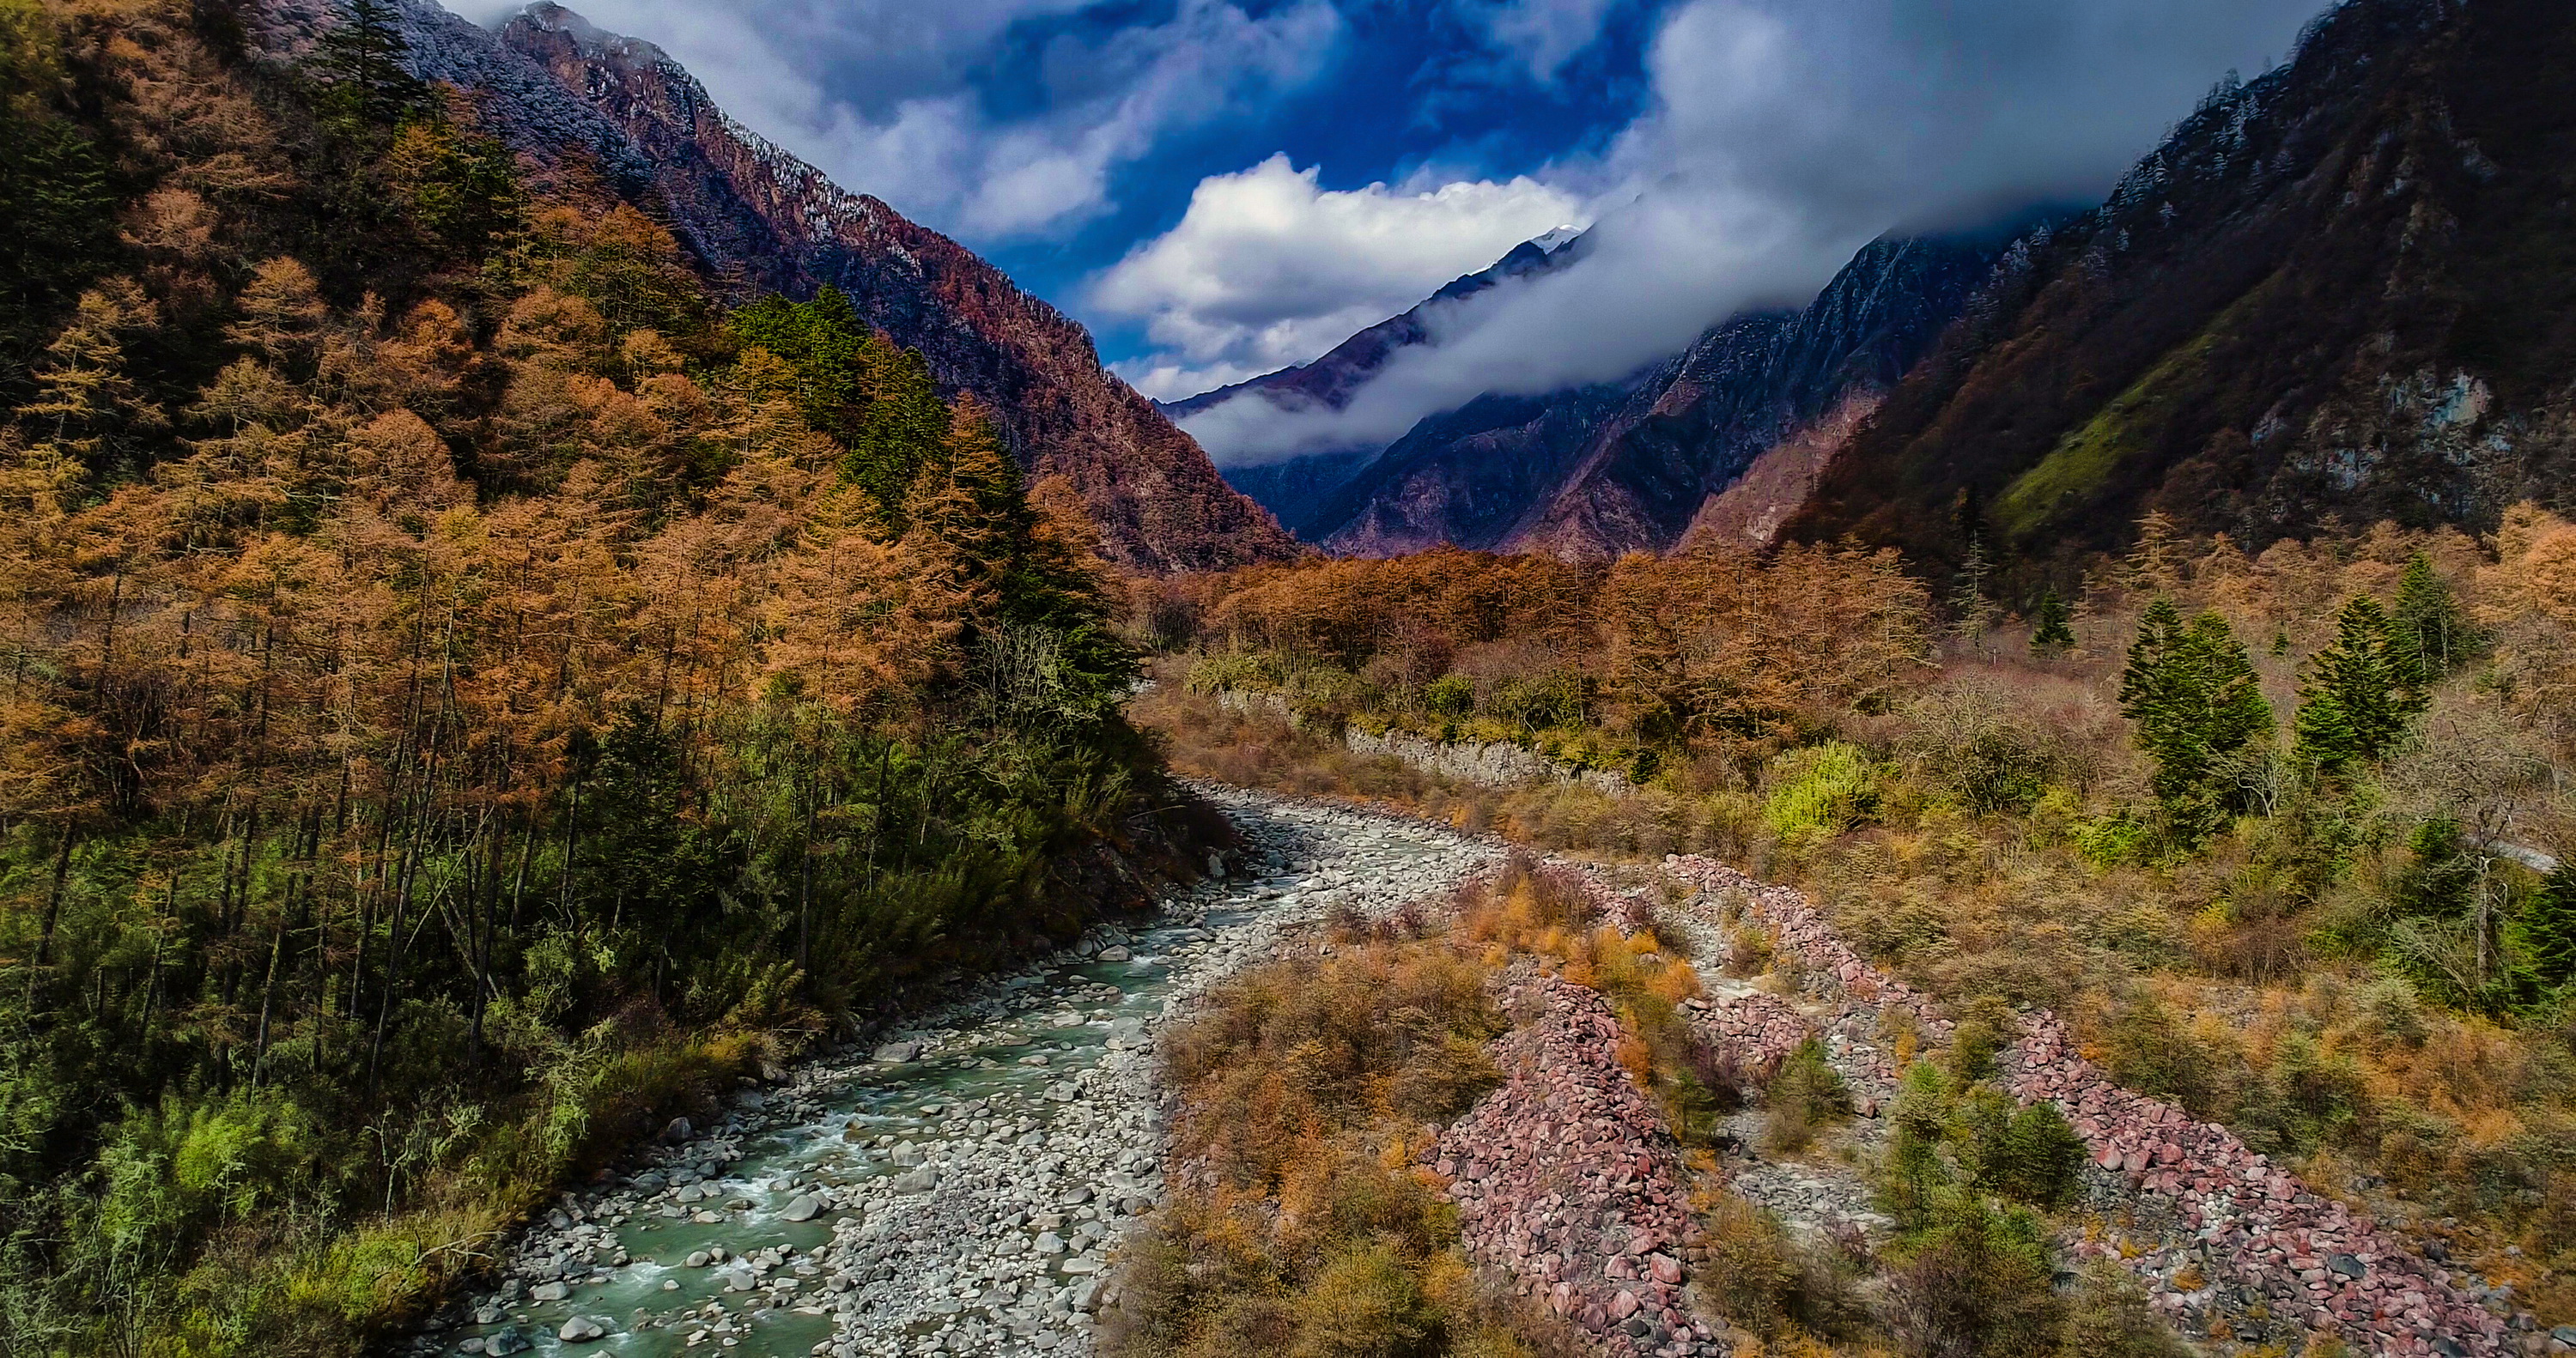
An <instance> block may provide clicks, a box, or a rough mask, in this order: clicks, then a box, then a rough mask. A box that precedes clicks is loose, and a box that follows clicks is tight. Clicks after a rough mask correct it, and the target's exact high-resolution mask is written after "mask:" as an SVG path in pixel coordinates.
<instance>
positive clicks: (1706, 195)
mask: <svg viewBox="0 0 2576 1358" xmlns="http://www.w3.org/2000/svg"><path fill="white" fill-rule="evenodd" d="M2312 8H2313V7H2312V5H2311V4H2310V3H2309V2H2308V0H2097V2H2096V3H2090V4H2085V5H2066V4H2063V3H2059V2H2058V0H1695V3H1690V4H1686V5H1682V6H1679V7H1677V8H1675V9H1674V10H1673V11H1672V12H1671V13H1670V14H1669V15H1668V16H1667V18H1666V19H1665V20H1664V22H1663V24H1662V27H1661V28H1660V30H1659V31H1658V32H1657V33H1656V36H1655V38H1654V40H1653V46H1652V49H1651V52H1650V55H1649V60H1648V63H1647V66H1648V70H1649V72H1650V73H1651V78H1652V81H1653V88H1654V99H1653V101H1652V103H1651V106H1650V107H1649V108H1648V110H1647V111H1646V112H1645V113H1644V114H1642V115H1641V116H1639V117H1638V118H1637V119H1635V120H1634V121H1633V122H1632V123H1631V124H1629V125H1628V126H1627V127H1626V128H1624V129H1623V130H1622V131H1621V132H1620V133H1619V134H1618V135H1617V137H1616V138H1615V139H1614V140H1613V141H1612V142H1611V143H1610V144H1609V145H1608V146H1607V148H1606V149H1604V150H1603V151H1601V152H1600V153H1599V154H1597V155H1593V156H1571V157H1567V158H1565V159H1562V160H1560V161H1558V162H1555V163H1553V164H1551V165H1548V166H1546V167H1543V168H1542V169H1540V170H1538V171H1536V172H1534V174H1533V176H1532V177H1533V178H1534V179H1536V180H1537V181H1539V182H1540V183H1542V184H1547V185H1552V186H1557V187H1560V188H1562V189H1564V190H1565V191H1566V192H1568V193H1573V194H1578V195H1580V196H1581V197H1582V198H1583V200H1584V201H1585V202H1586V203H1587V204H1589V205H1590V206H1591V207H1592V209H1593V210H1594V211H1595V212H1599V213H1600V214H1601V216H1602V221H1601V224H1600V225H1599V226H1598V227H1597V228H1596V229H1595V230H1594V233H1593V239H1592V240H1591V241H1590V242H1588V243H1587V244H1588V246H1589V249H1588V253H1587V254H1586V256H1585V257H1584V258H1583V259H1582V260H1581V262H1579V263H1578V264H1576V265H1574V266H1573V267H1571V268H1568V269H1565V270H1563V271H1559V272H1556V273H1551V274H1547V275H1543V276H1539V277H1535V278H1532V279H1530V280H1527V281H1525V282H1522V283H1518V284H1514V285H1510V286H1507V287H1503V288H1498V289H1495V290H1493V291H1492V292H1489V293H1487V294H1485V295H1483V296H1481V297H1478V298H1476V299H1472V300H1471V301H1469V302H1466V303H1463V304H1460V305H1458V306H1455V307H1452V308H1447V309H1445V311H1444V314H1443V315H1442V316H1441V317H1440V321H1439V324H1438V326H1437V327H1436V328H1435V329H1436V333H1437V335H1438V339H1439V342H1438V343H1437V345H1436V346H1432V347H1427V348H1419V349H1415V350H1410V351H1407V352H1405V353H1403V354H1401V355H1399V356H1398V358H1397V359H1396V360H1395V361H1394V362H1393V363H1391V364H1390V365H1389V366H1388V367H1387V369H1386V370H1385V372H1384V373H1383V375H1382V376H1381V377H1379V378H1378V379H1377V380H1376V381H1375V382H1373V383H1371V384H1370V385H1369V386H1368V387H1367V388H1365V389H1364V390H1363V391H1362V392H1360V393H1359V395H1358V396H1357V397H1356V398H1354V399H1353V400H1352V401H1351V403H1350V404H1349V406H1348V407H1347V408H1345V409H1341V410H1326V409H1316V408H1306V409H1280V408H1278V407H1275V406H1273V405H1271V404H1269V403H1267V402H1266V401H1261V400H1259V399H1257V398H1255V399H1242V398H1238V399H1237V400H1235V401H1231V402H1228V403H1226V404H1225V405H1223V406H1220V407H1218V408H1217V409H1215V410H1212V411H1209V412H1206V413H1205V414H1202V415H1200V416H1198V417H1196V418H1194V419H1193V420H1191V421H1190V422H1189V428H1190V430H1191V432H1192V433H1194V434H1196V435H1197V436H1198V437H1199V438H1200V440H1201V441H1202V442H1203V443H1205V444H1206V445H1207V446H1208V447H1209V450H1210V452H1211V453H1212V454H1214V455H1215V456H1216V457H1217V458H1218V459H1219V460H1220V461H1221V462H1231V463H1238V464H1239V463H1245V462H1258V461H1264V460H1271V459H1276V458H1279V457H1284V456H1289V455H1293V454H1295V453H1299V452H1304V451H1312V450H1315V449H1319V448H1333V447H1349V446H1354V445H1360V444H1369V443H1385V442H1388V441H1391V440H1393V439H1394V438H1396V437H1399V436H1400V435H1401V434H1402V433H1403V432H1404V431H1405V430H1406V429H1408V428H1410V427H1411V426H1412V424H1413V423H1415V422H1416V421H1417V420H1419V419H1420V418H1422V417H1423V416H1425V415H1429V414H1433V413H1437V412H1439V411H1442V410H1447V409H1454V408H1455V407H1457V406H1458V405H1460V404H1463V403H1464V402H1465V401H1466V400H1468V399H1471V398H1473V397H1474V396H1475V395H1477V394H1479V393H1482V392H1500V393H1535V392H1543V391H1549V390H1556V389H1560V388H1563V387H1567V386H1573V385H1579V384H1583V383H1588V382H1599V381H1609V380H1614V379H1617V378H1620V377H1623V376H1626V375H1628V374H1630V373H1632V372H1634V371H1635V370H1637V369H1638V368H1639V367H1641V366H1643V365H1645V364H1648V363H1651V362H1654V361H1656V360H1657V359H1660V358H1663V357H1665V356H1668V355H1670V354H1672V353H1673V352H1675V351H1677V350H1679V349H1680V348H1681V347H1683V346H1684V345H1686V344H1688V343H1689V342H1690V340H1691V339H1692V338H1694V337H1695V336H1696V335H1697V334H1698V333H1700V331H1701V330H1703V329H1704V328H1706V327H1707V326H1708V325H1710V324H1712V323H1714V322H1716V321H1717V320H1720V319H1722V318H1723V317H1725V316H1727V315H1730V314H1733V313H1735V312H1737V311H1739V310H1743V309H1746V308H1751V307H1761V306H1768V305H1796V304H1799V303H1802V302H1803V301H1805V300H1806V299H1807V298H1808V297H1810V296H1812V295H1813V294H1814V292H1815V290H1816V289H1817V288H1818V287H1820V286H1821V285H1822V284H1823V283H1824V282H1825V281H1826V280H1827V279H1828V278H1829V277H1831V275H1832V272H1833V271H1834V269H1835V268H1837V267H1839V265H1840V264H1841V263H1842V262H1843V261H1844V260H1846V259H1848V258H1849V257H1850V255H1851V254H1852V253H1853V251H1855V250H1857V249H1858V248H1859V247H1860V246H1861V245H1863V244H1865V243H1867V241H1868V240H1870V239H1871V238H1872V237H1874V236H1876V235H1878V234H1880V233H1882V232H1884V231H1887V230H1889V229H1890V228H1893V227H1898V226H1906V227H1909V228H1923V229H1937V228H1940V227H1945V226H1966V225H1969V224H1972V223H1974V222H1976V221H1978V220H1979V219H1981V218H1984V217H1989V216H1992V215H1994V214H1997V213H2000V212H2004V211H2009V210H2012V209H2014V208H2018V207H2022V206H2027V205H2029V204H2032V203H2035V202H2039V201H2043V200H2063V199H2070V198H2072V199H2083V198H2091V197H2095V196H2098V195H2099V194H2100V193H2102V192H2103V191H2104V190H2106V189H2107V188H2108V187H2109V186H2110V184H2111V183H2112V182H2113V181H2114V180H2116V178H2117V177H2118V176H2119V174H2120V173H2121V172H2122V171H2123V170H2125V169H2126V168H2127V167H2128V165H2130V164H2131V163H2132V162H2133V161H2134V160H2135V159H2136V158H2137V157H2138V156H2140V155H2142V154H2144V153H2145V152H2146V151H2147V150H2149V149H2151V148H2152V146H2153V145H2154V143H2155V141H2156V140H2157V139H2158V138H2159V137H2160V135H2161V134H2162V132H2163V130H2164V129H2165V128H2166V127H2167V126H2169V125H2170V124H2171V123H2172V122H2173V121H2174V120H2175V119H2177V118H2178V117H2179V116H2180V115H2182V114H2183V113H2185V112H2187V111H2188V110H2189V109H2190V108H2191V107H2192V105H2193V104H2194V103H2195V102H2196V100H2197V99H2198V97H2199V96H2200V95H2201V94H2202V93H2203V92H2204V91H2206V90H2207V88H2208V87H2209V86H2210V85H2211V84H2212V83H2213V82H2214V81H2215V80H2216V79H2218V78H2219V77H2220V76H2221V75H2222V74H2223V73H2224V72H2226V71H2228V70H2230V69H2231V68H2233V69H2240V70H2259V69H2261V68H2262V66H2263V65H2265V64H2266V63H2267V62H2268V61H2270V60H2272V59H2275V58H2277V57H2279V56H2282V55H2286V53H2287V51H2288V49H2289V47H2290V45H2291V44H2292V42H2293V41H2294V38H2295V35H2296V33H2297V31H2298V28H2299V26H2300V24H2301V23H2302V22H2303V21H2304V20H2306V19H2307V18H2308V17H2309V16H2310V13H2311V11H2312ZM1613 204H1616V205H1617V206H1615V207H1614V206H1611V205H1613ZM1605 208H1606V209H1607V210H1604V209H1605ZM1184 226H1185V227H1189V228H1190V229H1193V230H1196V231H1199V232H1203V233H1209V234H1215V233H1217V232H1219V231H1220V230H1221V226H1220V224H1218V223H1213V222H1208V223H1197V224H1191V223H1187V222H1185V223H1184ZM1159 245H1160V242H1153V243H1149V244H1148V245H1146V246H1144V247H1141V249H1140V253H1147V254H1150V253H1151V252H1152V251H1154V250H1155V249H1157V248H1158V247H1159ZM1098 300H1100V301H1101V302H1102V303H1103V304H1104V305H1107V306H1110V307H1112V308H1113V309H1121V308H1138V309H1147V310H1151V311H1152V312H1153V314H1154V315H1155V316H1156V318H1157V325H1158V327H1159V333H1170V334H1173V335H1206V334H1212V333H1216V332H1215V331H1214V330H1212V329H1210V328H1208V327H1206V326H1204V325H1202V323H1201V321H1200V318H1199V317H1198V316H1197V314H1196V311H1195V303H1194V302H1193V301H1192V299H1191V294H1188V293H1184V292H1180V291H1174V292H1171V293H1169V294H1167V295H1164V296H1151V295H1147V294H1145V293H1144V292H1143V290H1142V289H1138V288H1130V289H1127V290H1125V291H1122V292H1120V293H1118V294H1117V295H1116V296H1115V297H1114V298H1113V297H1102V298H1100V299H1098ZM1265 303H1266V310H1265ZM1226 305H1227V308H1228V309H1227V314H1226V321H1225V323H1226V324H1227V325H1230V326H1233V327H1235V328H1236V330H1237V331H1238V332H1239V333H1242V334H1245V335H1257V334H1261V333H1264V325H1265V320H1264V318H1265V316H1266V315H1267V316H1277V317H1305V316H1311V315H1313V314H1315V313H1314V310H1313V307H1314V303H1313V301H1312V300H1311V299H1310V298H1308V297H1306V296H1302V295H1295V294H1292V293H1291V292H1289V291H1288V290H1286V289H1281V290H1278V291H1276V292H1274V293H1270V294H1267V295H1266V296H1256V295H1251V294H1250V293H1249V292H1247V291H1246V290H1242V289H1238V290H1236V291H1235V292H1234V293H1233V294H1231V295H1229V296H1228V297H1227V299H1226ZM1397 309H1399V310H1400V309H1401V308H1397ZM1373 319H1374V318H1373ZM1326 345H1327V347H1328V345H1329V341H1327V342H1326ZM1182 352H1184V353H1186V354H1187V355H1188V356H1189V358H1190V359H1191V360H1193V361H1195V362H1198V363H1200V364H1202V365H1204V366H1206V367H1208V368H1210V369H1216V368H1218V367H1219V366H1221V365H1223V364H1225V363H1228V362H1241V363H1243V364H1244V365H1245V366H1252V365H1253V364H1254V363H1257V360H1256V359H1254V358H1253V354H1254V352H1255V351H1254V350H1253V349H1252V348H1251V347H1249V346H1246V347H1243V348H1241V349H1239V350H1235V351H1228V352H1210V351H1209V350H1208V349H1207V348H1206V347H1204V346H1202V347H1201V348H1199V349H1196V350H1187V349H1184V350H1183V351H1182ZM1309 356H1311V355H1309ZM1153 362H1154V360H1151V359H1148V360H1145V361H1143V362H1139V363H1131V364H1129V365H1127V367H1128V370H1130V371H1131V372H1147V371H1151V370H1152V368H1153Z"/></svg>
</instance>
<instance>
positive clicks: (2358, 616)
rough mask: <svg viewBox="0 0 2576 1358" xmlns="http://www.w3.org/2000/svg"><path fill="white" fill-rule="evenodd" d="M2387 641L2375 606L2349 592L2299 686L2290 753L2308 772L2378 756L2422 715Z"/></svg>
mask: <svg viewBox="0 0 2576 1358" xmlns="http://www.w3.org/2000/svg"><path fill="white" fill-rule="evenodd" d="M2408 663H2409V662H2406V661H2404V660H2401V659H2400V657H2399V655H2398V654H2397V647H2396V644H2395V643H2394V642H2393V641H2392V640H2391V638H2390V636H2389V627H2388V614H2387V613H2386V612H2385V611H2384V610H2382V609H2381V608H2380V606H2379V601H2378V600H2377V599H2374V598H2372V597H2370V596H2369V595H2367V594H2356V595H2354V596H2353V597H2352V598H2351V599H2349V600H2347V601H2345V603H2344V606H2343V611H2342V612H2340V613H2338V614H2337V615H2336V616H2335V639H2334V644H2332V645H2330V646H2328V647H2326V648H2325V649H2324V650H2322V651H2319V652H2317V653H2316V654H2315V655H2314V656H2312V657H2310V658H2309V660H2308V675H2307V679H2306V681H2305V682H2304V683H2302V684H2301V685H2300V686H2299V716H2298V722H2297V735H2296V742H2297V743H2296V745H2295V749H2296V751H2297V753H2298V756H2299V758H2300V759H2301V760H2302V761H2303V762H2305V763H2307V764H2308V765H2309V766H2311V767H2313V768H2315V769H2318V770H2319V771H2321V772H2325V773H2340V772H2342V771H2344V770H2345V769H2348V768H2350V767H2351V766H2352V765H2354V764H2355V763H2360V762H2366V761H2369V760H2375V759H2380V758H2383V757H2385V756H2386V755H2387V753H2388V752H2389V751H2390V750H2392V749H2394V748H2396V745H2397V741H2398V738H2399V737H2401V736H2403V735H2404V734H2405V733H2406V723H2407V721H2408V719H2410V718H2412V717H2413V716H2414V715H2415V714H2416V713H2418V712H2421V711H2423V710H2424V701H2425V699H2424V692H2423V689H2422V688H2421V687H2419V686H2418V685H2416V684H2415V683H2414V682H2413V680H2412V679H2411V677H2410V676H2409V674H2408V673H2407V670H2408Z"/></svg>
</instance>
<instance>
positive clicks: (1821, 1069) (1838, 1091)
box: [1762, 1037, 1852, 1152]
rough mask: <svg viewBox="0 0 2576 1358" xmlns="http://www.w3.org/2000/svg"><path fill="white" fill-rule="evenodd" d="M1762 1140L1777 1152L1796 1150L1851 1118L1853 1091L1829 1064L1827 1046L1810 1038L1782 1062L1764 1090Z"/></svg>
mask: <svg viewBox="0 0 2576 1358" xmlns="http://www.w3.org/2000/svg"><path fill="white" fill-rule="evenodd" d="M1762 1104H1763V1108H1764V1110H1765V1112H1766V1113H1767V1115H1768V1116H1766V1117H1765V1118H1764V1120H1763V1128H1762V1139H1763V1142H1764V1143H1765V1145H1766V1146H1767V1147H1768V1148H1769V1149H1770V1150H1772V1151H1774V1152H1780V1151H1791V1150H1796V1149H1798V1148H1799V1147H1801V1146H1804V1145H1806V1144H1807V1142H1808V1141H1810V1140H1812V1139H1813V1138H1814V1136H1815V1134H1816V1132H1817V1130H1818V1129H1819V1128H1821V1127H1824V1126H1827V1125H1829V1124H1831V1123H1833V1122H1836V1121H1839V1120H1841V1119H1842V1118H1845V1117H1848V1116H1850V1115H1851V1111H1852V1102H1851V1091H1850V1090H1849V1089H1848V1088H1846V1087H1845V1086H1844V1084H1843V1077H1842V1076H1841V1075H1839V1074H1836V1073H1835V1071H1834V1068H1833V1066H1832V1065H1831V1064H1830V1063H1828V1062H1827V1061H1826V1060H1825V1044H1824V1043H1823V1042H1821V1041H1819V1040H1817V1039H1815V1038H1812V1037H1811V1038H1808V1039H1807V1040H1806V1041H1804V1042H1801V1043H1799V1044H1798V1045H1797V1046H1796V1047H1795V1048H1793V1049H1792V1050H1791V1051H1790V1053H1789V1055H1788V1057H1787V1058H1786V1059H1784V1060H1782V1061H1781V1063H1780V1071H1779V1073H1778V1074H1776V1075H1773V1076H1772V1077H1771V1083H1770V1085H1769V1086H1768V1087H1767V1088H1766V1089H1764V1090H1763V1095H1762Z"/></svg>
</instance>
